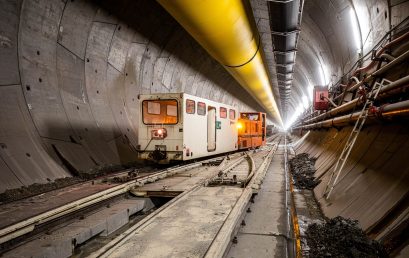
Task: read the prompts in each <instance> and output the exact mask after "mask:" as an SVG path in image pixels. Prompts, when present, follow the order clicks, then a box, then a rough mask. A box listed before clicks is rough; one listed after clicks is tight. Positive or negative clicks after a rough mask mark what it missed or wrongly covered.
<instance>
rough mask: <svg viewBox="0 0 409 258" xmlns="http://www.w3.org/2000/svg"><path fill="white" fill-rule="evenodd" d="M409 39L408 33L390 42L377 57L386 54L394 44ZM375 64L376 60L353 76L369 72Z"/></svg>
mask: <svg viewBox="0 0 409 258" xmlns="http://www.w3.org/2000/svg"><path fill="white" fill-rule="evenodd" d="M407 37H409V32H406V33H405V34H403V35H402V36H400V37H398V38H396V39H394V40H392V41H391V42H389V43H388V44H386V45H385V46H384V47H382V48H381V49H380V50H379V51H378V52H377V53H376V55H375V57H380V56H381V55H382V54H383V52H385V50H386V49H387V48H388V47H391V46H393V45H394V44H396V43H399V42H400V41H402V40H404V39H406V38H407ZM375 63H376V61H375V60H374V61H372V62H371V63H370V64H368V65H367V66H365V67H362V68H359V69H357V70H356V71H355V72H354V73H353V75H356V74H358V73H359V72H362V71H367V70H369V69H370V68H372V67H373V66H374V65H375Z"/></svg>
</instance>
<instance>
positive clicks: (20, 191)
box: [0, 177, 84, 202]
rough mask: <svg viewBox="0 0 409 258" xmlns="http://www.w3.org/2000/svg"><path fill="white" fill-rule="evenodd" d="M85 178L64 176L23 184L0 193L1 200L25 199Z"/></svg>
mask: <svg viewBox="0 0 409 258" xmlns="http://www.w3.org/2000/svg"><path fill="white" fill-rule="evenodd" d="M83 181H84V180H83V179H81V178H77V177H64V178H58V179H56V180H54V181H53V182H51V181H50V182H49V183H44V184H38V183H34V184H31V185H29V186H22V187H20V188H15V189H8V190H6V191H5V192H3V193H0V202H11V201H15V200H19V199H23V198H26V197H29V196H33V195H37V194H40V193H44V192H48V191H51V190H55V189H59V188H62V187H66V186H70V185H73V184H77V183H80V182H83Z"/></svg>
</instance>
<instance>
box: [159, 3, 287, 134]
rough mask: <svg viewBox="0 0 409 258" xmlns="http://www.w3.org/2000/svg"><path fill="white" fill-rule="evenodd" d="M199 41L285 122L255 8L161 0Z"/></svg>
mask: <svg viewBox="0 0 409 258" xmlns="http://www.w3.org/2000/svg"><path fill="white" fill-rule="evenodd" d="M158 2H159V3H160V4H161V5H162V6H163V7H164V8H165V9H166V10H167V11H168V12H169V13H170V14H171V15H172V16H173V17H174V18H175V19H176V20H177V21H178V22H179V23H180V24H181V25H182V26H183V27H184V28H185V30H186V31H188V32H189V34H190V35H191V36H192V37H193V38H195V39H196V41H197V42H198V43H199V44H200V45H201V46H202V47H203V48H204V49H205V50H206V51H207V52H208V53H209V54H210V55H211V56H212V57H213V58H214V59H216V60H217V61H218V62H219V63H220V64H222V65H223V66H224V68H225V69H226V70H227V71H228V72H229V73H230V74H231V75H232V76H233V77H234V79H236V80H237V82H239V84H240V85H241V86H242V87H243V88H245V89H246V90H247V91H248V92H249V93H250V94H251V95H252V96H253V97H254V98H255V99H256V100H258V102H259V103H260V104H261V105H262V106H264V108H265V109H266V111H268V112H269V114H270V115H271V116H272V117H273V120H274V122H276V123H278V124H279V125H281V126H282V125H283V123H282V120H281V116H280V112H279V110H278V107H277V103H276V101H275V99H274V95H273V92H272V89H271V84H270V78H269V75H268V73H267V69H266V66H265V63H264V60H263V54H262V50H261V49H262V48H261V47H260V44H261V43H260V35H259V33H258V30H257V27H256V24H255V22H254V18H253V17H252V12H251V7H250V5H249V3H248V2H247V1H241V0H228V1H220V0H201V1H192V0H171V1H169V0H158Z"/></svg>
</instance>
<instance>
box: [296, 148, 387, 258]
mask: <svg viewBox="0 0 409 258" xmlns="http://www.w3.org/2000/svg"><path fill="white" fill-rule="evenodd" d="M315 161H316V159H314V158H311V157H309V155H308V154H307V153H301V154H298V155H296V156H295V157H294V158H292V159H291V160H289V163H290V168H291V174H292V179H293V180H292V181H293V184H294V187H295V188H296V189H298V190H297V192H298V193H299V194H302V195H303V196H304V198H305V199H306V200H307V199H308V198H307V197H308V196H311V198H315V196H314V192H313V189H314V187H315V186H317V185H318V184H319V183H320V181H319V180H317V179H316V178H315V177H314V173H315V167H314V165H315ZM307 195H308V196H307ZM308 204H309V205H308ZM311 204H313V206H316V207H310V206H311ZM307 209H308V210H309V212H308V213H309V214H310V218H304V220H303V221H304V223H305V224H307V225H306V230H305V232H304V233H303V234H302V236H301V237H302V238H305V239H304V241H305V243H304V245H303V248H304V249H305V250H303V254H304V255H305V256H306V257H314V258H315V257H337V258H338V257H339V258H344V257H345V258H349V257H353V258H361V257H362V258H364V257H365V258H366V257H382V258H383V257H388V255H387V253H386V252H385V250H384V248H383V246H382V245H381V244H379V243H378V242H377V241H374V240H371V239H370V238H369V237H368V236H367V235H366V234H365V232H364V231H363V230H362V229H361V228H360V227H359V224H358V221H356V220H351V219H348V218H343V217H341V216H338V217H335V218H332V219H330V218H327V217H325V215H324V214H322V213H321V214H320V216H322V218H318V217H317V216H312V215H311V214H317V212H316V211H319V210H320V207H319V204H318V202H317V201H315V202H311V201H310V202H308V203H307ZM302 241H303V240H302Z"/></svg>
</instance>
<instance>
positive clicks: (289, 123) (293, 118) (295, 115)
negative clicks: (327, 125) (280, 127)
mask: <svg viewBox="0 0 409 258" xmlns="http://www.w3.org/2000/svg"><path fill="white" fill-rule="evenodd" d="M304 110H305V109H304V107H303V104H302V103H300V105H298V107H297V108H296V109H295V112H294V113H293V115H292V116H291V118H290V119H288V120H287V121H286V123H285V125H284V130H285V131H287V129H288V128H290V127H291V126H292V125H293V124H294V122H295V121H297V118H298V117H299V116H300V115H301V114H302V112H304Z"/></svg>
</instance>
